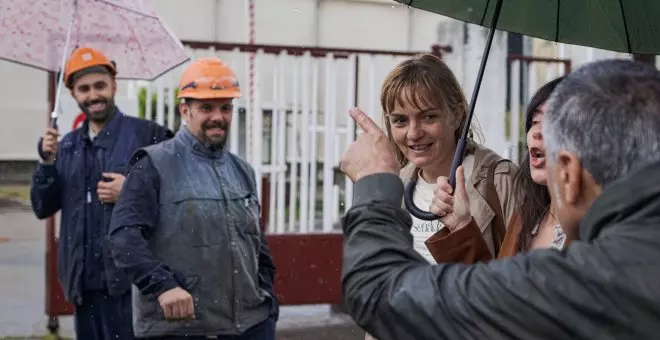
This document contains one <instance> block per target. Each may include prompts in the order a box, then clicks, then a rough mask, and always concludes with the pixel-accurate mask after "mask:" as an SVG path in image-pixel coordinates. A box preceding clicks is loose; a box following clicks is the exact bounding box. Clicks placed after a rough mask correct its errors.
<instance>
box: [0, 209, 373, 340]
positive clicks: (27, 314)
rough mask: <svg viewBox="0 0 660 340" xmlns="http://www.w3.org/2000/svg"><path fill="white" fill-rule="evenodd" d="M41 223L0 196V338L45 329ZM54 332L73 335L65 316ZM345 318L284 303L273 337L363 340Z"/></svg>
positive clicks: (36, 335) (27, 336) (33, 335)
mask: <svg viewBox="0 0 660 340" xmlns="http://www.w3.org/2000/svg"><path fill="white" fill-rule="evenodd" d="M44 245H45V230H44V222H42V221H38V220H37V219H36V218H35V217H34V215H33V214H32V212H31V211H30V210H29V208H28V207H26V206H23V205H21V204H18V203H13V202H8V201H6V200H2V199H0V282H1V284H0V287H1V288H0V339H2V338H3V337H12V339H13V338H14V337H17V338H19V339H36V338H39V337H41V336H43V335H44V334H45V333H46V317H45V315H44V260H45V255H44V254H45V251H44ZM60 325H61V331H60V334H61V335H62V336H65V337H73V324H72V320H71V318H70V317H66V318H61V319H60ZM363 334H364V333H362V332H361V331H359V329H358V328H356V327H355V326H354V325H353V324H352V323H350V321H348V320H347V318H346V317H343V316H336V315H335V316H333V315H331V313H330V309H329V306H327V305H318V306H308V307H284V308H282V311H281V316H280V322H279V323H278V339H282V340H284V339H286V340H294V339H295V340H298V339H300V340H302V339H314V340H322V339H327V340H330V339H346V340H349V339H364V335H363Z"/></svg>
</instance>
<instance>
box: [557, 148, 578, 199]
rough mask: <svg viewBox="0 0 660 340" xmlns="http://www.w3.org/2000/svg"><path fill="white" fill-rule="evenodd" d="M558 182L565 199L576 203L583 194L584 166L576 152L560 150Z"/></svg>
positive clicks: (558, 156)
mask: <svg viewBox="0 0 660 340" xmlns="http://www.w3.org/2000/svg"><path fill="white" fill-rule="evenodd" d="M557 184H558V185H559V187H560V188H561V194H562V196H563V197H562V198H563V201H564V202H566V204H570V205H576V204H577V203H578V200H579V197H580V195H582V166H581V164H580V160H578V158H577V156H576V155H575V154H574V153H571V152H566V151H560V152H559V154H558V155H557Z"/></svg>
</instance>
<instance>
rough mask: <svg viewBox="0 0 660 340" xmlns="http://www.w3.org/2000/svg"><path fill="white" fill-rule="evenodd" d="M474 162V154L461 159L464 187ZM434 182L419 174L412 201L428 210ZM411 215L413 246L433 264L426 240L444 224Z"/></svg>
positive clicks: (468, 183)
mask: <svg viewBox="0 0 660 340" xmlns="http://www.w3.org/2000/svg"><path fill="white" fill-rule="evenodd" d="M473 164H474V156H473V155H471V154H468V155H466V156H465V159H464V160H463V169H464V174H465V186H466V188H467V187H468V186H469V185H471V181H470V176H471V175H472V165H473ZM435 185H436V183H435V182H433V183H429V182H427V181H425V180H424V179H423V178H422V177H421V176H419V177H418V179H417V186H416V187H415V192H414V193H413V202H415V206H417V207H418V208H420V209H422V210H424V211H428V210H429V207H430V206H431V201H432V200H433V191H434V190H435ZM410 217H412V221H413V223H412V228H410V233H412V236H413V247H414V248H415V250H416V251H417V252H418V253H419V254H420V255H422V256H423V257H424V258H425V259H426V260H427V261H429V262H430V263H433V264H435V263H436V262H435V259H434V258H433V256H432V255H431V252H430V251H429V250H428V248H426V244H424V242H426V240H427V239H428V238H429V237H431V236H432V235H433V234H435V233H436V232H437V231H438V230H440V229H442V228H444V227H445V226H444V224H442V222H440V221H439V220H435V221H423V220H420V219H418V218H417V217H415V216H413V215H412V214H411V215H410Z"/></svg>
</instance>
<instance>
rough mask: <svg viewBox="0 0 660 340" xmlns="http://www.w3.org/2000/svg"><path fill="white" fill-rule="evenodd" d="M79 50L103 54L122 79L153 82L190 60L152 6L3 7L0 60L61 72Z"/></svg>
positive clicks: (46, 0)
mask: <svg viewBox="0 0 660 340" xmlns="http://www.w3.org/2000/svg"><path fill="white" fill-rule="evenodd" d="M72 19H73V22H72ZM70 24H71V26H70V27H71V32H70V37H69V39H70V40H69V45H68V46H65V45H66V40H67V32H68V29H69V25H70ZM76 47H92V48H95V49H97V50H99V51H101V52H103V53H104V54H105V55H107V56H108V58H110V59H112V60H114V61H115V62H116V64H117V71H118V74H117V77H118V78H121V79H142V80H153V79H155V78H157V77H158V76H160V75H162V74H163V73H166V72H167V71H169V70H171V69H173V68H175V67H176V66H178V65H181V64H182V63H184V62H186V61H187V60H188V59H189V57H188V55H187V53H186V51H185V49H184V47H183V45H182V44H181V41H180V40H179V39H177V38H176V37H175V36H174V35H173V34H172V33H171V31H170V30H169V29H168V28H167V26H166V25H165V23H164V22H163V21H162V20H161V19H160V18H159V17H158V15H157V14H156V11H155V9H154V8H153V6H152V5H151V3H150V2H149V1H144V0H2V2H0V59H4V60H8V61H11V62H15V63H19V64H23V65H27V66H31V67H35V68H38V69H42V70H46V71H51V72H58V71H59V70H60V68H61V67H62V57H63V55H64V54H65V53H66V55H69V54H71V52H72V51H73V50H74V49H75V48H76Z"/></svg>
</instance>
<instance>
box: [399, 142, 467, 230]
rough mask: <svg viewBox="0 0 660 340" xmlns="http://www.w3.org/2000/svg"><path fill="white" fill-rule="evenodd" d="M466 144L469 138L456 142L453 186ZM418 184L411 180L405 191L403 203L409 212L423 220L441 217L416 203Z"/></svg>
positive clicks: (452, 185)
mask: <svg viewBox="0 0 660 340" xmlns="http://www.w3.org/2000/svg"><path fill="white" fill-rule="evenodd" d="M466 146H467V139H465V138H461V139H459V140H458V143H457V144H456V152H455V153H454V161H453V162H452V164H451V170H450V172H449V184H450V185H451V187H452V188H456V169H458V167H459V166H460V165H461V164H462V163H463V157H464V156H465V148H466ZM416 186H417V180H414V181H410V182H409V183H408V185H406V190H405V191H404V195H403V204H404V205H405V207H406V209H407V210H408V212H410V214H411V215H413V216H415V217H417V218H418V219H420V220H422V221H435V220H437V219H439V218H440V216H438V215H436V214H434V213H432V212H430V211H424V210H422V209H420V208H418V207H417V206H416V205H415V201H414V199H413V197H414V195H415V187H416Z"/></svg>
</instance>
